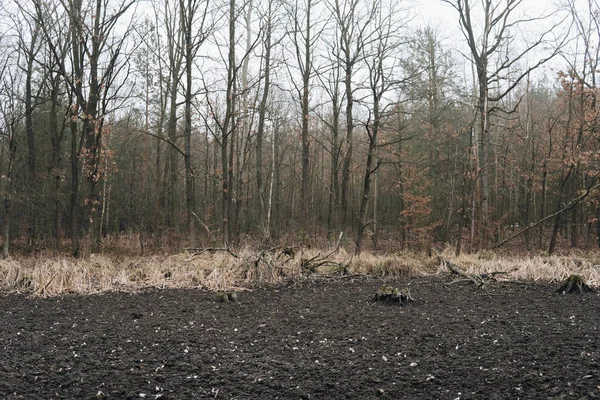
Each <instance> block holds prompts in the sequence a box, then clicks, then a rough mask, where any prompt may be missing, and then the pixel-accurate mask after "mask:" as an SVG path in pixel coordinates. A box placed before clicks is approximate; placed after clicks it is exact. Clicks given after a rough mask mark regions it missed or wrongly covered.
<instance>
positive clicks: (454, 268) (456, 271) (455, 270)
mask: <svg viewBox="0 0 600 400" xmlns="http://www.w3.org/2000/svg"><path fill="white" fill-rule="evenodd" d="M442 262H443V263H444V265H446V268H448V269H449V270H450V273H451V274H453V275H458V276H460V277H462V278H464V279H466V280H469V281H471V282H473V283H474V284H475V285H476V286H477V287H482V286H483V285H484V284H485V282H484V280H483V278H481V277H480V276H477V275H471V274H468V273H466V272H465V271H464V270H463V269H462V268H461V267H459V266H458V265H456V264H454V263H452V262H450V261H448V260H443V261H442Z"/></svg>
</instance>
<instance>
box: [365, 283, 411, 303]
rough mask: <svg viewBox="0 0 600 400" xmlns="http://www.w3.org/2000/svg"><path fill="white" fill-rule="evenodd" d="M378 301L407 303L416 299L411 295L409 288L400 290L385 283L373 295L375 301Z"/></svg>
mask: <svg viewBox="0 0 600 400" xmlns="http://www.w3.org/2000/svg"><path fill="white" fill-rule="evenodd" d="M376 301H380V302H385V303H399V304H400V305H407V304H408V303H409V302H411V301H414V299H413V298H412V296H411V295H410V291H409V290H408V288H404V289H402V290H400V289H398V288H394V287H392V286H387V285H383V286H381V287H380V288H379V290H378V291H377V292H376V293H375V296H373V302H376Z"/></svg>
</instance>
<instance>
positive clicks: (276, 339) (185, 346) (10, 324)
mask: <svg viewBox="0 0 600 400" xmlns="http://www.w3.org/2000/svg"><path fill="white" fill-rule="evenodd" d="M383 282H384V281H383V280H380V279H365V278H360V279H354V280H353V279H341V280H336V281H307V282H304V283H301V284H300V283H294V284H293V285H287V286H281V287H276V288H270V289H261V290H256V291H247V292H241V293H240V294H239V302H237V303H219V302H217V301H216V298H215V294H214V293H208V292H204V291H201V290H156V289H154V290H148V291H145V292H142V293H119V292H117V293H106V294H101V295H92V296H85V297H82V296H73V295H70V296H65V297H59V298H49V299H40V298H30V297H26V296H24V295H16V294H4V295H2V296H0V312H1V313H2V318H1V319H0V349H1V351H0V398H2V399H102V398H108V399H140V398H147V399H159V398H160V399H205V398H206V399H379V398H384V399H452V400H454V399H596V398H600V318H599V317H600V296H599V295H598V294H583V295H557V294H555V293H554V290H555V289H556V287H557V285H541V284H518V283H501V282H497V283H494V284H490V285H487V286H486V287H485V288H484V289H483V290H480V289H476V288H475V286H474V285H472V284H470V283H468V282H464V283H455V284H451V285H447V283H449V279H447V278H445V277H421V278H414V279H406V280H402V281H386V283H389V284H393V285H394V286H398V287H405V286H407V287H410V290H411V294H412V296H413V297H414V298H415V301H414V302H412V303H410V304H409V305H408V306H400V305H397V304H381V303H372V302H371V301H370V300H371V298H372V296H373V294H374V293H375V291H376V290H377V288H378V287H379V286H380V285H381V284H382V283H383Z"/></svg>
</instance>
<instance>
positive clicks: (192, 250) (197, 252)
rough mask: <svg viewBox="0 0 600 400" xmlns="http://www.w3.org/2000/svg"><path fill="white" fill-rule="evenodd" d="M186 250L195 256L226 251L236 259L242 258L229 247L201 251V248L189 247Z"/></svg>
mask: <svg viewBox="0 0 600 400" xmlns="http://www.w3.org/2000/svg"><path fill="white" fill-rule="evenodd" d="M186 250H187V251H189V252H190V253H193V255H195V256H197V255H200V254H202V253H207V252H209V253H214V252H217V251H226V252H227V253H229V254H230V255H231V256H233V257H235V258H240V257H239V256H238V255H237V254H235V253H234V252H232V251H231V249H230V248H229V247H207V248H204V249H201V248H198V247H188V248H187V249H186Z"/></svg>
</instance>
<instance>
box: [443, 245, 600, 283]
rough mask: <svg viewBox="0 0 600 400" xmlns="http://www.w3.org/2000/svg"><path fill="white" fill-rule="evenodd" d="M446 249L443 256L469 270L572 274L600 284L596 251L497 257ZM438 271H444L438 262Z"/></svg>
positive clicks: (522, 275) (514, 275) (529, 276)
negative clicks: (455, 253)
mask: <svg viewBox="0 0 600 400" xmlns="http://www.w3.org/2000/svg"><path fill="white" fill-rule="evenodd" d="M450 254H451V251H449V250H448V251H445V252H444V253H443V254H442V258H446V259H448V260H451V261H453V262H454V263H456V264H458V265H460V266H461V267H462V268H464V269H465V271H466V272H468V273H471V274H484V273H490V272H497V271H498V272H506V273H507V274H505V275H498V276H499V277H501V278H500V279H507V280H518V281H543V282H562V281H564V280H565V279H567V278H568V277H569V275H571V274H577V275H581V276H583V278H584V279H585V280H586V281H587V283H588V284H589V285H590V286H596V287H597V286H600V257H599V256H598V254H595V253H578V252H574V253H573V254H570V255H553V256H548V255H530V256H517V257H509V256H502V257H499V256H497V255H496V254H494V253H493V252H488V251H484V252H480V253H477V254H462V255H461V256H460V257H458V258H456V257H453V256H451V255H450ZM438 272H447V270H446V269H445V268H444V267H443V266H442V265H439V266H438Z"/></svg>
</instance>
